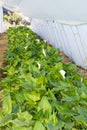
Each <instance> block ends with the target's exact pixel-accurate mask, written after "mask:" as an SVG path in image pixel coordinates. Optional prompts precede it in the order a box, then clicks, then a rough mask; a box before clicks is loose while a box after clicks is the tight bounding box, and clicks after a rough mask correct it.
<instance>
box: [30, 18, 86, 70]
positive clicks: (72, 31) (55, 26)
mask: <svg viewBox="0 0 87 130" xmlns="http://www.w3.org/2000/svg"><path fill="white" fill-rule="evenodd" d="M31 26H32V30H33V31H34V32H36V33H37V34H38V35H40V36H41V37H42V38H43V39H45V40H47V42H49V43H50V44H51V45H52V46H55V47H57V48H60V50H61V51H63V52H64V53H65V54H66V55H67V56H68V57H70V58H71V59H72V60H73V61H74V62H75V63H76V64H77V65H78V66H81V67H83V68H85V69H87V25H80V26H77V25H75V26H74V25H73V26H71V25H65V24H61V23H59V22H57V21H46V20H39V19H33V20H32V23H31Z"/></svg>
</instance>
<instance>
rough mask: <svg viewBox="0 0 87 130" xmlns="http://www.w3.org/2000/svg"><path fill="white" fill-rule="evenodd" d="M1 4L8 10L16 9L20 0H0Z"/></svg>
mask: <svg viewBox="0 0 87 130" xmlns="http://www.w3.org/2000/svg"><path fill="white" fill-rule="evenodd" d="M0 1H1V2H2V5H3V6H4V7H6V8H7V9H9V10H12V11H14V10H16V9H17V7H18V6H19V4H20V2H21V1H22V0H0Z"/></svg>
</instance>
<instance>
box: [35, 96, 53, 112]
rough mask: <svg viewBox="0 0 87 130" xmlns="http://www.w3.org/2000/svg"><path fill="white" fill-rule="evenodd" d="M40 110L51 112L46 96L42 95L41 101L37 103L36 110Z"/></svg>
mask: <svg viewBox="0 0 87 130" xmlns="http://www.w3.org/2000/svg"><path fill="white" fill-rule="evenodd" d="M40 110H43V111H45V110H48V111H49V113H51V111H52V108H51V105H50V103H49V101H48V98H47V97H46V96H44V97H42V99H41V101H40V102H39V104H38V108H37V111H40Z"/></svg>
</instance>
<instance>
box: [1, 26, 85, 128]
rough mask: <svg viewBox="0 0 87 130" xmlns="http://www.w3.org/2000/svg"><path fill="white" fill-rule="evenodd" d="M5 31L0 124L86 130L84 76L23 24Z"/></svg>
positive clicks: (17, 126) (62, 55)
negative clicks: (5, 51) (5, 41)
mask: <svg viewBox="0 0 87 130" xmlns="http://www.w3.org/2000/svg"><path fill="white" fill-rule="evenodd" d="M7 34H8V43H9V44H8V50H7V53H6V56H5V57H6V58H5V69H4V70H5V74H6V77H5V78H4V79H3V80H2V81H1V84H0V88H1V96H0V98H2V100H1V101H2V109H1V110H0V120H1V122H0V128H1V129H5V130H9V129H12V130H20V129H21V130H40V129H42V130H51V129H52V130H53V129H55V130H66V129H67V130H78V129H79V130H82V129H86V128H87V117H86V113H87V102H86V101H87V79H86V78H84V77H83V76H82V74H81V73H80V72H79V71H78V67H77V66H76V65H75V64H74V63H73V62H72V61H71V60H70V59H68V58H67V57H66V56H65V55H64V54H63V53H60V52H59V50H58V49H56V48H53V47H51V46H50V45H48V44H46V43H45V42H44V41H43V40H40V39H38V38H37V36H36V34H34V33H33V32H32V31H31V30H30V29H28V28H26V27H17V28H15V27H14V28H10V29H9V30H8V32H7ZM1 46H3V45H1ZM3 54H4V51H3ZM3 60H4V58H3Z"/></svg>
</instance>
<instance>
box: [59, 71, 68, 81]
mask: <svg viewBox="0 0 87 130" xmlns="http://www.w3.org/2000/svg"><path fill="white" fill-rule="evenodd" d="M59 72H60V74H61V75H62V76H63V78H64V79H65V74H66V72H65V71H64V70H60V71H59Z"/></svg>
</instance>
